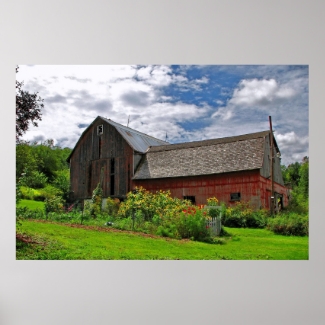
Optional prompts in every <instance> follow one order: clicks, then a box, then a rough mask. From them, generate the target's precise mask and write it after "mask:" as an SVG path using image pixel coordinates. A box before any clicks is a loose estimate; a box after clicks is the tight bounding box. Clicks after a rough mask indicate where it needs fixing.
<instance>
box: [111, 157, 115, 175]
mask: <svg viewBox="0 0 325 325" xmlns="http://www.w3.org/2000/svg"><path fill="white" fill-rule="evenodd" d="M114 173H115V159H114V158H112V159H111V174H114Z"/></svg>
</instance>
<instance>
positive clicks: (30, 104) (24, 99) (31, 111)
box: [16, 67, 44, 142]
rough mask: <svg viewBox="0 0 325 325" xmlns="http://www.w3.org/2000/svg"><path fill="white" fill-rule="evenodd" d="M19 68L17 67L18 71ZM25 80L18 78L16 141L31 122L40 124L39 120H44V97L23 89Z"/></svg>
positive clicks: (35, 124)
mask: <svg viewBox="0 0 325 325" xmlns="http://www.w3.org/2000/svg"><path fill="white" fill-rule="evenodd" d="M18 70H19V68H18V67H16V73H18ZM23 84H24V83H23V82H19V81H17V80H16V142H19V140H20V138H21V137H22V136H23V134H24V133H25V132H26V131H27V130H28V127H29V124H30V122H31V123H32V124H33V125H34V126H38V124H37V122H36V121H37V120H40V121H41V120H42V117H41V109H42V108H43V107H44V104H43V99H42V98H41V97H39V96H38V93H34V94H31V93H29V92H28V91H24V90H22V86H23Z"/></svg>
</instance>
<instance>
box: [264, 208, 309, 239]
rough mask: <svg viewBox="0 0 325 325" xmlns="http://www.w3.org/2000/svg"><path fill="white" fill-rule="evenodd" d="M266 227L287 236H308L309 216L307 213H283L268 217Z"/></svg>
mask: <svg viewBox="0 0 325 325" xmlns="http://www.w3.org/2000/svg"><path fill="white" fill-rule="evenodd" d="M267 229H269V230H271V231H273V232H274V233H276V234H281V235H287V236H290V235H292V236H308V234H309V218H308V216H307V215H299V214H296V213H286V214H285V213H284V214H280V215H279V216H277V217H275V218H269V220H268V223H267Z"/></svg>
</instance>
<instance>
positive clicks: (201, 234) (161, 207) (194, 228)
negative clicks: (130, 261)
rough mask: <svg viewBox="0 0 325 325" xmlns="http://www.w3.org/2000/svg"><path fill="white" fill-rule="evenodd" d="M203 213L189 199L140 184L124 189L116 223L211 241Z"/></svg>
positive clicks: (164, 233) (140, 229)
mask: <svg viewBox="0 0 325 325" xmlns="http://www.w3.org/2000/svg"><path fill="white" fill-rule="evenodd" d="M207 217H208V216H207V211H203V210H202V209H200V208H199V207H196V206H193V205H192V204H191V203H190V202H189V201H186V200H179V199H176V198H172V197H171V195H170V192H169V191H162V190H160V191H157V192H156V193H151V192H149V191H147V190H145V189H144V188H142V187H140V188H137V189H136V191H134V192H131V193H128V196H127V200H126V201H124V202H122V203H121V205H120V209H119V212H118V218H119V219H118V220H117V221H116V223H117V225H116V227H118V228H119V229H132V230H138V231H144V232H146V233H149V232H150V233H154V234H157V235H159V236H163V237H170V238H190V239H192V240H199V241H209V242H212V240H211V234H210V231H209V229H208V228H207V227H206V218H207ZM121 219H122V220H123V221H120V220H121ZM123 227H126V228H123Z"/></svg>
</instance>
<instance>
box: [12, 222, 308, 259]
mask: <svg viewBox="0 0 325 325" xmlns="http://www.w3.org/2000/svg"><path fill="white" fill-rule="evenodd" d="M102 229H103V230H106V231H99V230H96V229H89V228H76V227H71V226H67V225H63V224H54V223H45V222H36V221H27V220H24V221H22V224H21V226H20V232H22V233H24V234H25V235H28V236H29V237H30V238H32V239H33V241H34V243H24V242H20V241H17V253H16V258H17V259H51V260H62V259H63V260H76V259H77V260H82V259H87V260H111V259H113V260H125V259H130V260H152V259H158V260H176V259H179V260H219V259H234V260H267V259H270V260H308V237H287V236H280V235H274V234H273V233H272V232H270V231H267V230H264V229H237V228H225V229H226V231H227V232H228V233H229V234H230V235H231V237H228V238H225V244H223V245H220V244H205V243H200V242H193V241H185V240H174V239H166V238H160V237H155V238H151V237H150V236H147V235H143V234H142V235H141V234H139V233H132V232H126V231H124V232H123V231H114V230H111V229H109V228H102ZM35 242H36V243H35Z"/></svg>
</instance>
